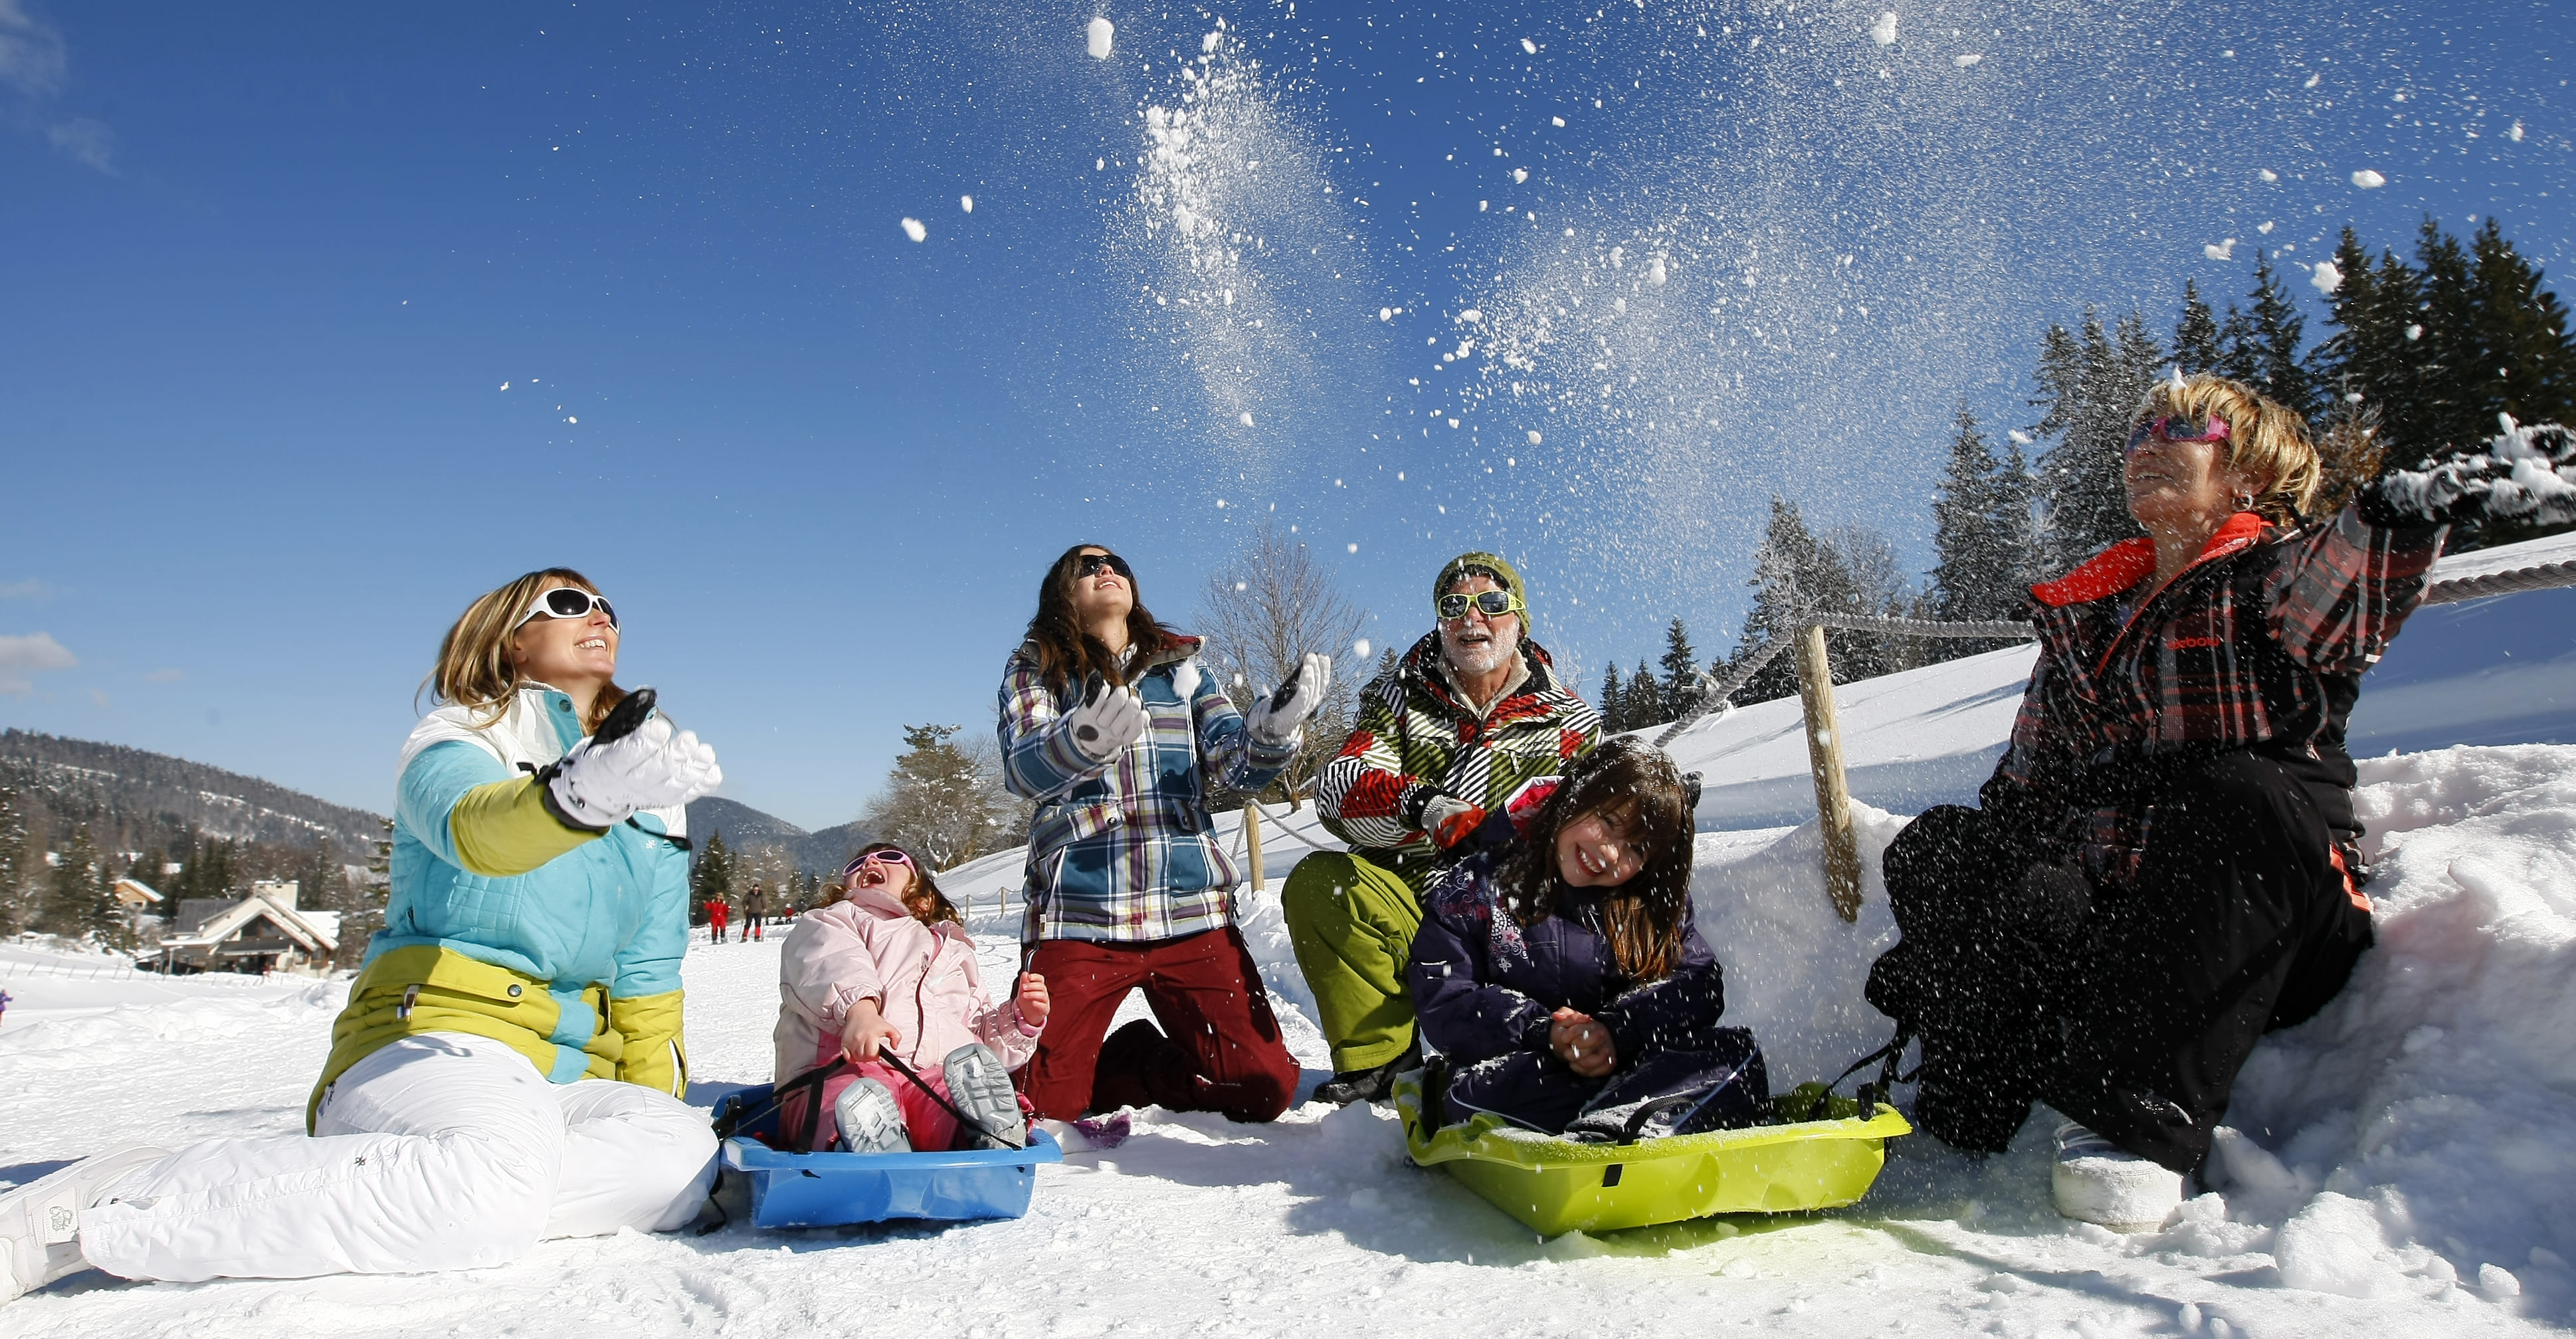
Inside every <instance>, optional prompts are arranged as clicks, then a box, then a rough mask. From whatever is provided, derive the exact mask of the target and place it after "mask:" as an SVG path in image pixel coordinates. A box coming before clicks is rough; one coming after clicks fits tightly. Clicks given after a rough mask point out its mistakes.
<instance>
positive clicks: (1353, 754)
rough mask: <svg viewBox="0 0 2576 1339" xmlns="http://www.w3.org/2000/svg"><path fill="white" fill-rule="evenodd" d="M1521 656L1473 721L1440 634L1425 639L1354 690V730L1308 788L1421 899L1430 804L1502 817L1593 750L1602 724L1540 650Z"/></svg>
mask: <svg viewBox="0 0 2576 1339" xmlns="http://www.w3.org/2000/svg"><path fill="white" fill-rule="evenodd" d="M1521 657H1522V663H1523V664H1524V665H1526V666H1527V667H1528V669H1529V677H1528V678H1527V679H1526V680H1524V681H1523V682H1522V683H1521V685H1520V687H1519V688H1517V689H1515V690H1514V691H1513V692H1512V693H1510V694H1509V695H1508V696H1506V697H1504V698H1503V700H1502V701H1500V702H1497V703H1495V704H1494V709H1493V710H1492V711H1491V712H1489V713H1487V714H1486V715H1485V716H1484V717H1483V718H1482V719H1479V718H1477V717H1476V716H1475V715H1473V714H1472V713H1471V712H1470V709H1469V708H1468V707H1467V705H1466V703H1465V702H1464V701H1462V700H1461V699H1460V698H1459V697H1458V693H1457V690H1456V689H1454V688H1452V687H1450V685H1449V681H1448V679H1447V678H1446V677H1445V676H1444V675H1442V674H1441V672H1440V667H1439V661H1440V634H1439V633H1437V632H1431V633H1426V634H1424V636H1423V638H1422V640H1421V641H1418V642H1415V643H1414V644H1413V649H1412V650H1410V651H1407V652H1405V654H1404V657H1403V658H1402V659H1401V660H1399V661H1397V662H1396V666H1395V668H1394V669H1393V670H1391V671H1389V672H1387V673H1386V674H1384V675H1381V676H1379V678H1378V679H1377V680H1376V681H1375V682H1373V683H1371V684H1370V685H1369V686H1368V687H1366V688H1364V689H1362V690H1361V691H1360V711H1359V724H1358V728H1356V729H1354V730H1352V731H1351V737H1350V739H1349V741H1348V742H1346V743H1344V744H1343V745H1342V751H1341V753H1340V755H1339V756H1337V757H1335V758H1334V759H1333V760H1332V761H1331V762H1329V763H1326V764H1325V765H1324V771H1323V774H1322V776H1320V777H1319V778H1317V780H1316V783H1315V812H1316V815H1317V816H1318V817H1320V818H1321V819H1322V820H1323V823H1324V827H1325V829H1326V830H1328V831H1330V832H1331V833H1332V834H1333V835H1334V836H1336V837H1339V838H1341V839H1342V840H1343V841H1346V842H1349V843H1350V844H1351V845H1352V847H1354V848H1355V849H1357V850H1358V851H1359V853H1360V854H1361V855H1363V856H1366V857H1367V858H1368V859H1369V860H1370V861H1371V862H1373V863H1375V864H1378V865H1380V866H1383V867H1384V868H1386V869H1388V870H1391V871H1393V872H1394V873H1395V874H1396V875H1397V876H1398V877H1399V878H1402V879H1403V880H1404V881H1405V883H1407V884H1408V885H1410V886H1411V887H1413V888H1414V889H1416V890H1417V891H1418V890H1420V889H1421V887H1422V886H1423V882H1424V880H1425V879H1426V878H1427V877H1428V876H1429V875H1430V873H1431V866H1432V862H1433V858H1434V857H1435V856H1436V855H1437V854H1438V852H1437V851H1436V850H1435V849H1434V848H1433V846H1432V844H1431V838H1430V837H1429V836H1428V835H1426V834H1425V833H1424V832H1423V830H1422V809H1423V806H1424V805H1426V804H1428V803H1430V801H1431V800H1432V798H1433V797H1434V796H1438V795H1450V796H1454V797H1456V798H1458V799H1462V800H1465V801H1467V802H1468V803H1470V804H1474V805H1480V806H1482V807H1483V808H1485V809H1486V810H1487V811H1489V812H1493V811H1499V810H1500V809H1501V808H1502V807H1503V801H1504V800H1506V799H1508V798H1510V796H1511V793H1512V792H1513V791H1514V790H1515V789H1517V788H1519V786H1520V785H1521V783H1523V782H1525V781H1528V780H1529V779H1530V778H1532V777H1539V776H1553V775H1555V774H1556V773H1557V772H1559V771H1561V770H1563V768H1564V766H1565V761H1566V759H1568V758H1572V757H1574V756H1575V755H1577V754H1579V753H1583V752H1585V751H1586V750H1588V749H1590V748H1591V747H1592V746H1593V745H1595V744H1597V743H1600V742H1601V717H1600V716H1599V715H1598V714H1597V713H1595V712H1594V711H1593V710H1592V708H1591V707H1589V706H1587V705H1585V703H1584V701H1583V699H1582V698H1579V697H1576V696H1575V695H1574V693H1573V691H1572V690H1571V689H1568V688H1566V687H1565V686H1564V685H1563V684H1561V683H1559V682H1557V679H1556V673H1555V670H1554V668H1553V662H1552V661H1550V660H1549V659H1548V654H1547V652H1546V650H1545V649H1543V648H1542V647H1540V646H1539V644H1538V643H1536V642H1533V641H1530V640H1529V639H1528V638H1526V637H1524V638H1522V640H1521Z"/></svg>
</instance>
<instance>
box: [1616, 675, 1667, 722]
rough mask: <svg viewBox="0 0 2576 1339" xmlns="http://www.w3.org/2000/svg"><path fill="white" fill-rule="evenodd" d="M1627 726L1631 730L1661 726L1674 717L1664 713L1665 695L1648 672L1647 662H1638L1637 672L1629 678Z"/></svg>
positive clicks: (1626, 703)
mask: <svg viewBox="0 0 2576 1339" xmlns="http://www.w3.org/2000/svg"><path fill="white" fill-rule="evenodd" d="M1625 707H1626V710H1625V712H1624V715H1625V716H1626V724H1627V726H1628V728H1629V729H1631V730H1643V729H1646V728H1647V727H1649V726H1655V725H1661V724H1663V723H1664V722H1666V721H1668V720H1671V719H1672V717H1670V716H1668V715H1666V714H1665V713H1664V695H1663V694H1662V693H1661V692H1659V691H1657V688H1656V685H1655V676H1654V675H1653V674H1650V673H1648V672H1647V670H1646V662H1645V661H1642V660H1640V661H1638V662H1637V672H1636V673H1634V674H1631V675H1629V676H1628V692H1627V696H1626V699H1625Z"/></svg>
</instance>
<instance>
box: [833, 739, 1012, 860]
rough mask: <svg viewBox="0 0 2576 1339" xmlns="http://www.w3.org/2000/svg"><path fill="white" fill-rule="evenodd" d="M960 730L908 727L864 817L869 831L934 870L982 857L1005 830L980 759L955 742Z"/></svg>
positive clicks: (862, 819) (862, 818)
mask: <svg viewBox="0 0 2576 1339" xmlns="http://www.w3.org/2000/svg"><path fill="white" fill-rule="evenodd" d="M958 729H959V727H957V726H954V725H907V726H905V727H903V739H904V745H905V747H904V751H903V753H902V754H901V755H899V756H898V757H896V759H895V764H894V770H893V771H892V772H891V773H890V774H888V776H887V777H886V784H885V788H884V789H883V790H881V791H879V792H877V794H876V796H875V797H874V798H873V799H871V800H870V801H869V802H868V807H867V809H866V810H865V811H864V812H863V813H861V814H860V816H859V821H860V822H862V823H864V824H866V825H867V826H868V828H869V829H870V830H872V831H874V832H876V833H878V834H879V835H880V836H882V837H883V838H884V839H885V840H887V841H890V842H896V843H899V844H900V845H902V846H903V847H904V848H905V849H906V850H909V851H911V852H912V853H913V854H914V855H916V856H918V857H920V858H921V859H923V860H926V861H928V862H930V866H931V868H933V869H946V868H948V867H949V866H951V865H954V864H957V863H958V862H960V861H965V860H972V859H974V858H975V857H976V856H978V855H981V854H983V853H984V851H985V850H987V849H989V848H990V846H991V844H992V842H993V841H994V839H995V838H996V837H997V836H999V835H1000V832H999V830H1000V828H1001V826H1002V819H1001V816H1000V815H999V814H997V813H995V812H994V806H993V797H992V795H991V793H990V791H989V789H988V788H987V787H986V786H985V784H984V778H983V776H982V775H981V773H980V772H979V770H978V769H977V767H976V765H975V760H974V759H973V758H970V757H968V756H967V754H966V751H965V750H964V749H961V748H959V747H958V746H957V745H956V744H955V743H953V742H951V736H953V735H955V734H956V733H957V732H958Z"/></svg>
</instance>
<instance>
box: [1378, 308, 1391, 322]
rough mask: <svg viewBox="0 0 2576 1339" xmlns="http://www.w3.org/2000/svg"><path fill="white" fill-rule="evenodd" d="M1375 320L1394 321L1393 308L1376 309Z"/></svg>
mask: <svg viewBox="0 0 2576 1339" xmlns="http://www.w3.org/2000/svg"><path fill="white" fill-rule="evenodd" d="M1377 319H1379V320H1381V321H1392V320H1394V319H1395V308H1393V307H1380V308H1378V309H1377Z"/></svg>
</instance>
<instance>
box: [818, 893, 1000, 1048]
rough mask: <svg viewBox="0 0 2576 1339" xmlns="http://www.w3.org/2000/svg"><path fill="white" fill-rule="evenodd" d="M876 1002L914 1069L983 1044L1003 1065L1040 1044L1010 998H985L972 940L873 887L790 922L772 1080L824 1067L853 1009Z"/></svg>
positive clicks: (955, 927) (961, 932)
mask: <svg viewBox="0 0 2576 1339" xmlns="http://www.w3.org/2000/svg"><path fill="white" fill-rule="evenodd" d="M864 999H873V1000H875V1001H876V1002H877V1011H878V1012H879V1013H882V1014H884V1015H885V1018H886V1021H887V1022H889V1023H892V1024H894V1025H895V1027H896V1029H898V1030H899V1031H900V1032H901V1033H902V1035H903V1042H902V1045H901V1046H899V1047H898V1048H897V1049H898V1050H899V1051H900V1052H901V1053H902V1056H903V1058H904V1059H905V1060H906V1061H907V1062H909V1063H910V1064H912V1065H913V1066H914V1067H916V1068H919V1067H921V1066H924V1065H936V1064H939V1063H940V1062H941V1061H943V1060H945V1059H947V1058H948V1053H949V1052H951V1051H953V1050H956V1049H957V1048H958V1047H960V1046H963V1045H965V1044H967V1043H968V1042H977V1041H980V1042H982V1043H984V1044H985V1045H986V1046H989V1047H991V1048H992V1049H993V1054H995V1055H997V1056H999V1057H1001V1060H1002V1064H1003V1066H1004V1067H1005V1068H1008V1069H1018V1068H1019V1067H1020V1066H1022V1065H1025V1064H1027V1063H1028V1062H1029V1057H1030V1056H1032V1055H1035V1054H1036V1053H1037V1049H1038V1039H1037V1034H1036V1030H1035V1029H1031V1028H1025V1027H1023V1026H1022V1025H1021V1020H1020V1010H1019V1006H1018V1004H1017V1003H1016V1002H1013V1001H1008V1000H1006V1001H1004V1002H1003V1003H1002V1004H1001V1005H1000V1006H999V1007H996V1006H995V1005H993V1004H992V1003H991V1002H990V1001H989V1000H987V999H986V998H985V995H984V985H983V976H982V973H981V972H980V971H978V970H977V968H976V966H975V941H974V940H973V939H972V938H970V937H968V935H967V934H966V932H965V931H964V930H963V929H960V928H959V927H957V926H955V925H951V924H947V923H945V922H943V923H941V924H939V925H937V926H929V925H924V924H922V923H921V922H920V921H917V920H915V919H913V917H912V913H911V912H908V911H906V910H904V908H903V904H902V903H901V902H898V901H896V900H895V899H894V898H893V897H892V896H890V895H889V894H887V893H885V892H883V891H881V890H878V889H874V888H866V889H861V890H860V891H858V892H856V893H853V894H851V896H850V900H848V901H846V902H838V903H834V904H833V905H831V906H828V907H823V908H820V909H819V910H815V911H809V912H806V913H805V914H803V915H801V916H798V917H797V918H796V925H795V928H794V929H791V930H789V931H788V932H787V939H786V942H785V944H784V945H783V947H782V951H781V953H780V955H779V959H778V1027H777V1029H776V1030H775V1031H773V1032H772V1033H771V1034H770V1036H771V1039H772V1040H773V1041H774V1042H775V1043H776V1045H777V1057H778V1067H777V1077H776V1079H775V1080H774V1081H775V1082H778V1083H785V1082H786V1081H788V1080H789V1079H792V1078H794V1077H796V1076H797V1075H799V1074H802V1073H804V1072H805V1071H807V1070H809V1069H814V1068H816V1067H818V1066H821V1065H824V1064H828V1063H829V1062H830V1061H831V1059H832V1057H833V1056H836V1055H839V1054H840V1053H841V1029H842V1028H843V1027H844V1026H846V1025H847V1024H848V1022H849V1017H850V1006H851V1005H853V1004H855V1003H857V1002H858V1001H860V1000H864Z"/></svg>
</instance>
